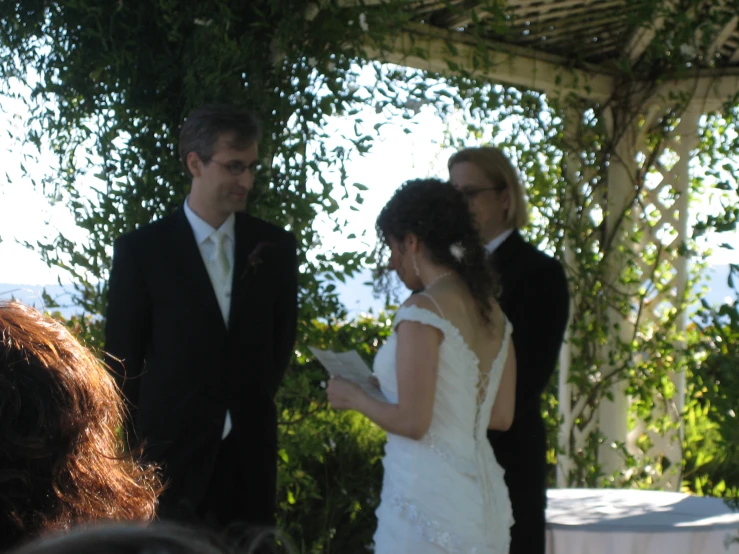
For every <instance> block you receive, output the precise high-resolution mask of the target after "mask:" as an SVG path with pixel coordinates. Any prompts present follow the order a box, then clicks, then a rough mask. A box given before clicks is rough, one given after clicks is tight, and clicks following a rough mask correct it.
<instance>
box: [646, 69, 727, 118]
mask: <svg viewBox="0 0 739 554" xmlns="http://www.w3.org/2000/svg"><path fill="white" fill-rule="evenodd" d="M738 91H739V70H736V71H734V72H732V73H728V74H723V75H720V76H712V75H710V74H709V75H704V76H702V77H695V78H692V79H680V80H671V81H664V82H663V83H662V85H661V87H660V89H659V90H658V91H657V93H656V96H658V97H660V96H661V97H662V98H664V99H665V102H666V103H673V102H670V100H671V98H672V97H673V96H674V95H683V94H687V95H689V96H690V97H691V101H690V104H691V106H692V109H694V110H698V111H700V112H702V113H705V112H710V111H714V110H718V109H721V108H722V107H723V105H724V103H726V102H727V101H729V100H731V99H732V98H734V97H735V96H736V94H737V92H738Z"/></svg>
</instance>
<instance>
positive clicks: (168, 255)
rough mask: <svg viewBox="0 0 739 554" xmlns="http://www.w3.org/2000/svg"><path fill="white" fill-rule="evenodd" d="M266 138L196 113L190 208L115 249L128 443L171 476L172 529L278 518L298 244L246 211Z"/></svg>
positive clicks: (112, 337) (108, 329) (114, 305)
mask: <svg viewBox="0 0 739 554" xmlns="http://www.w3.org/2000/svg"><path fill="white" fill-rule="evenodd" d="M258 138H259V125H258V123H257V121H256V120H255V119H254V117H253V116H252V115H251V114H250V113H248V112H246V111H243V110H238V109H233V108H228V107H216V108H202V109H198V110H195V111H193V112H192V113H191V114H190V115H189V116H188V117H187V120H186V121H185V123H184V125H183V127H182V131H181V134H180V148H179V151H180V157H181V158H182V161H183V163H184V165H185V167H186V169H187V171H188V173H189V175H190V177H191V180H192V186H191V189H190V194H189V196H188V197H187V199H186V200H185V203H184V205H183V207H182V208H180V209H178V210H177V211H176V212H174V213H173V214H172V215H170V216H168V217H165V218H163V219H161V220H159V221H156V222H154V223H151V224H149V225H145V226H143V227H141V228H139V229H137V230H136V231H133V232H132V233H128V234H126V235H123V236H122V237H120V238H119V239H118V240H116V242H115V250H114V257H113V268H112V270H111V274H110V283H109V290H108V308H107V317H106V324H105V342H106V350H107V352H108V354H109V358H108V362H109V364H110V366H111V367H112V369H113V372H114V374H116V376H117V377H118V379H119V382H120V384H121V387H122V390H123V393H124V395H125V397H126V400H127V401H128V405H129V408H130V410H131V421H130V424H131V425H130V426H129V428H128V429H127V430H126V434H127V438H128V441H129V443H130V444H131V446H133V447H136V446H139V445H140V446H143V448H144V454H145V456H146V457H147V458H148V459H150V460H152V461H154V462H156V463H159V464H161V466H162V468H163V474H164V477H165V478H166V482H167V489H166V491H165V492H164V494H163V495H162V497H161V499H160V514H159V515H160V517H161V518H163V519H175V520H180V521H185V522H193V523H200V524H205V525H210V526H214V527H217V528H223V527H225V526H227V525H229V524H231V523H246V524H250V525H254V526H261V525H272V524H273V523H274V520H275V507H276V476H277V467H276V457H277V413H276V408H275V394H276V393H277V389H278V387H279V385H280V382H281V380H282V377H283V375H284V373H285V370H286V368H287V365H288V362H289V361H290V357H291V355H292V352H293V346H294V342H295V332H296V318H297V261H296V242H295V238H294V236H293V235H292V234H291V233H288V232H286V231H285V230H283V229H281V228H279V227H277V226H275V225H272V224H270V223H267V222H266V221H262V220H260V219H257V218H254V217H251V216H249V215H247V214H246V213H244V210H245V208H246V201H247V197H248V194H249V192H250V191H251V190H252V188H253V186H254V173H255V170H256V167H257V160H258V149H257V148H258V146H257V142H258Z"/></svg>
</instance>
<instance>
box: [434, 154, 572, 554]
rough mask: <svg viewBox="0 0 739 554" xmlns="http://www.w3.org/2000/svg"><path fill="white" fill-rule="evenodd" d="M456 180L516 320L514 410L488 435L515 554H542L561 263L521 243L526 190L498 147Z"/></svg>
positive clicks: (562, 302)
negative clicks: (545, 397) (544, 408)
mask: <svg viewBox="0 0 739 554" xmlns="http://www.w3.org/2000/svg"><path fill="white" fill-rule="evenodd" d="M448 167H449V172H450V176H451V181H452V183H454V185H455V186H457V188H459V189H460V190H462V191H463V192H464V193H465V195H466V196H467V198H468V199H469V201H470V209H471V211H472V212H473V214H474V216H475V219H476V221H477V224H478V227H479V228H480V233H481V235H482V238H483V240H484V242H485V245H486V248H487V250H488V252H489V254H490V259H491V262H492V264H493V266H494V268H495V269H496V271H497V273H498V275H500V278H501V284H502V296H501V298H500V303H501V307H502V308H503V311H504V312H505V314H506V316H508V319H509V320H510V321H511V323H512V324H513V344H514V346H515V348H516V365H517V377H516V410H515V414H514V419H513V425H512V426H511V428H510V429H509V430H508V431H505V432H500V431H490V432H489V433H488V438H489V439H490V443H491V444H492V446H493V450H494V451H495V456H496V458H497V459H498V463H500V465H501V466H502V467H503V469H504V470H505V480H506V484H507V485H508V491H509V495H510V498H511V504H512V505H513V517H514V519H515V520H516V523H515V524H514V526H513V527H512V529H511V549H510V554H544V550H545V545H546V541H545V527H546V520H545V512H546V500H547V497H546V477H547V475H546V469H547V466H546V452H547V443H546V430H545V427H544V421H543V419H542V417H541V395H542V393H543V392H544V389H545V388H546V386H547V383H548V381H549V379H550V377H551V376H552V373H554V370H555V366H556V364H557V358H558V356H559V351H560V349H561V347H562V340H563V338H564V333H565V330H566V328H567V320H568V316H569V303H570V297H569V291H568V286H567V278H566V276H565V273H564V270H563V269H562V265H561V264H560V263H559V262H558V261H557V260H555V259H553V258H551V257H549V256H547V255H546V254H544V253H543V252H541V251H539V250H537V249H536V248H535V247H534V246H532V245H531V244H529V243H527V242H526V241H524V240H523V238H522V237H521V235H520V234H519V232H518V229H519V228H521V227H523V226H524V225H526V223H527V220H528V216H527V213H526V201H525V197H524V192H523V187H522V185H521V181H520V179H519V177H518V173H517V172H516V170H515V168H514V167H513V165H512V164H511V163H510V161H509V160H508V158H507V157H506V156H505V154H503V152H502V151H501V150H499V149H497V148H492V147H483V148H467V149H465V150H460V151H459V152H457V153H456V154H454V155H453V156H452V157H451V158H450V159H449V163H448Z"/></svg>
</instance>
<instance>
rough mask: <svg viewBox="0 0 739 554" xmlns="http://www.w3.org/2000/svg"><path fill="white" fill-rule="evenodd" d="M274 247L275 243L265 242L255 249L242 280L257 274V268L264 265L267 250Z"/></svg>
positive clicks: (250, 255)
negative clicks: (264, 255)
mask: <svg viewBox="0 0 739 554" xmlns="http://www.w3.org/2000/svg"><path fill="white" fill-rule="evenodd" d="M272 246H274V243H272V242H268V241H263V242H260V243H259V244H257V245H256V246H255V247H254V250H252V251H251V254H249V257H248V258H247V259H246V269H245V270H244V273H242V274H241V279H244V278H245V277H246V276H247V275H248V274H249V273H256V271H257V266H258V265H259V264H261V263H262V253H263V252H264V251H265V250H266V249H267V248H270V247H272Z"/></svg>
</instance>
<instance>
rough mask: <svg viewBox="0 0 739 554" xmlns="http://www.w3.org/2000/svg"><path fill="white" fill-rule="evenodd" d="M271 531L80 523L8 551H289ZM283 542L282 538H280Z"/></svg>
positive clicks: (110, 553) (191, 553)
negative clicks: (87, 524) (71, 528)
mask: <svg viewBox="0 0 739 554" xmlns="http://www.w3.org/2000/svg"><path fill="white" fill-rule="evenodd" d="M274 539H275V537H274V536H273V533H272V532H271V531H265V532H260V531H257V532H244V533H242V532H233V530H231V533H221V534H216V533H215V532H213V531H209V530H205V529H200V528H198V527H194V526H187V527H186V526H184V525H182V524H176V523H169V522H167V523H154V524H152V525H148V526H143V525H131V524H104V525H94V526H83V527H79V528H77V529H73V530H72V531H70V532H68V533H63V534H55V535H51V536H48V537H45V538H42V539H39V540H35V541H32V542H29V543H28V544H26V545H24V546H22V547H20V548H18V549H16V550H14V551H13V553H12V554H269V553H275V554H277V553H280V552H286V553H288V554H292V553H293V552H294V550H293V549H292V547H291V546H289V545H288V546H287V547H285V548H284V549H280V548H279V547H278V546H277V542H278V541H276V540H274ZM283 542H286V541H283Z"/></svg>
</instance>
